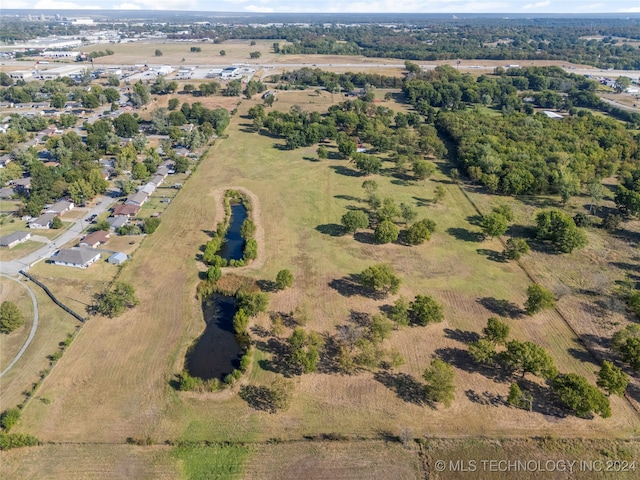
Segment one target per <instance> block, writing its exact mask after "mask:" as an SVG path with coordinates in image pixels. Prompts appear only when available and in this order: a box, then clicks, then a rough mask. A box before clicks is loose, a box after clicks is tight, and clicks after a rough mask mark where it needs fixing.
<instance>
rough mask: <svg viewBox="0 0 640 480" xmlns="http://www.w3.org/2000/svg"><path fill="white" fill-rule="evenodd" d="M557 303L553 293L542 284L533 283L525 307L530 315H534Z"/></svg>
mask: <svg viewBox="0 0 640 480" xmlns="http://www.w3.org/2000/svg"><path fill="white" fill-rule="evenodd" d="M555 304H556V302H555V298H554V296H553V293H551V292H550V291H549V290H547V289H546V288H544V287H543V286H542V285H538V284H533V285H531V286H530V287H529V288H528V289H527V301H526V302H525V304H524V309H525V311H526V312H527V314H528V315H533V314H534V313H537V312H539V311H540V310H544V309H546V308H553V307H554V306H555Z"/></svg>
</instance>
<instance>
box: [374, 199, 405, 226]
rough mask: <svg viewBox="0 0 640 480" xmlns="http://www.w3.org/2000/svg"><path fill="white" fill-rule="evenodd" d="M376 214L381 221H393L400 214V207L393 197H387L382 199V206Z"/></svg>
mask: <svg viewBox="0 0 640 480" xmlns="http://www.w3.org/2000/svg"><path fill="white" fill-rule="evenodd" d="M376 215H377V216H378V220H380V221H381V222H383V221H385V220H386V221H389V222H393V221H394V220H395V219H396V217H398V216H400V209H399V208H398V206H397V205H396V202H395V200H394V199H393V198H385V199H384V200H383V201H382V206H381V207H380V208H378V211H377V212H376Z"/></svg>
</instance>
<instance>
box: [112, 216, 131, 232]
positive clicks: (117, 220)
mask: <svg viewBox="0 0 640 480" xmlns="http://www.w3.org/2000/svg"><path fill="white" fill-rule="evenodd" d="M107 222H109V225H111V230H117V229H118V228H120V227H124V226H125V225H126V224H127V223H129V217H127V216H126V215H121V216H119V217H108V218H107Z"/></svg>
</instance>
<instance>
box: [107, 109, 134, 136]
mask: <svg viewBox="0 0 640 480" xmlns="http://www.w3.org/2000/svg"><path fill="white" fill-rule="evenodd" d="M113 127H114V128H115V131H116V135H118V136H119V137H126V138H132V137H133V136H134V135H136V134H137V133H138V131H139V127H138V120H137V119H136V118H135V117H134V116H133V115H131V114H129V113H122V114H120V115H118V117H117V118H116V119H114V120H113Z"/></svg>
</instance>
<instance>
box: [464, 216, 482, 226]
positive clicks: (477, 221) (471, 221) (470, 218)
mask: <svg viewBox="0 0 640 480" xmlns="http://www.w3.org/2000/svg"><path fill="white" fill-rule="evenodd" d="M467 222H469V224H470V225H474V226H476V227H479V226H480V223H481V222H482V216H481V215H469V216H468V217H467Z"/></svg>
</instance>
